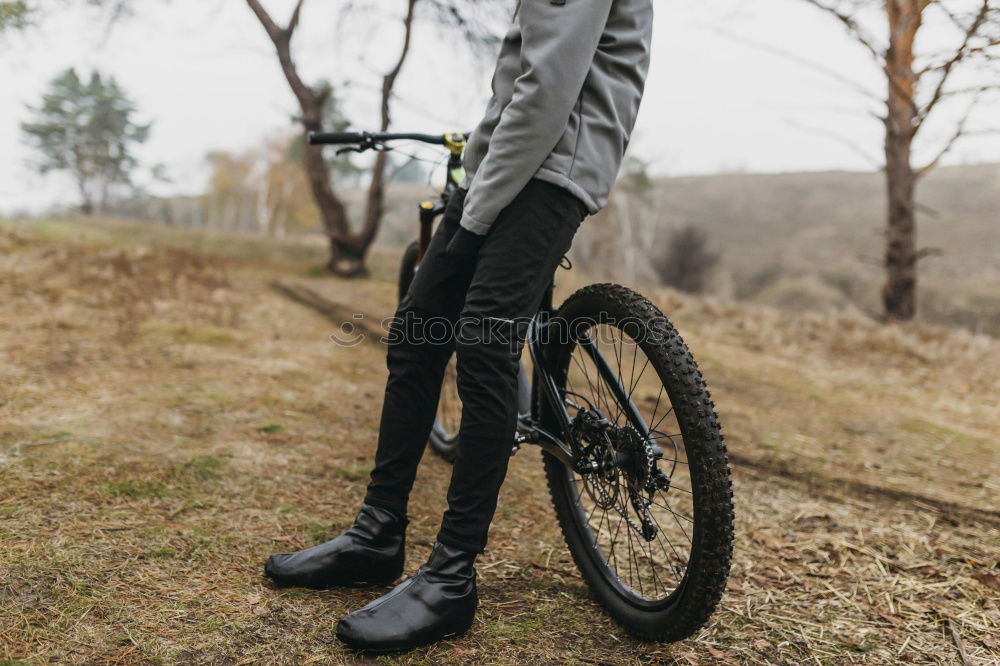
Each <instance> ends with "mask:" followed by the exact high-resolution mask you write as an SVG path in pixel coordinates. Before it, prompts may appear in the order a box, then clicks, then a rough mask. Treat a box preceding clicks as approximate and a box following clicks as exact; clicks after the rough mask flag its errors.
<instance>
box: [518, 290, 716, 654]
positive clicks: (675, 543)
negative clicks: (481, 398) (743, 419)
mask: <svg viewBox="0 0 1000 666" xmlns="http://www.w3.org/2000/svg"><path fill="white" fill-rule="evenodd" d="M542 359H543V360H542V362H543V363H544V364H545V366H546V368H547V369H548V370H549V372H550V373H551V374H552V376H553V377H554V379H555V381H556V384H557V387H558V389H559V392H560V394H561V397H562V399H563V403H564V404H563V405H562V408H564V409H565V410H566V415H567V416H568V417H569V419H570V421H571V426H570V429H571V432H569V433H566V432H564V433H563V436H564V438H565V439H566V440H567V441H568V440H569V439H570V438H573V439H575V440H576V441H577V442H578V443H579V444H580V446H581V448H582V449H583V451H584V455H583V460H582V461H580V462H579V463H578V464H577V465H576V466H575V468H570V467H568V466H567V465H565V464H564V463H563V462H561V461H559V460H558V459H556V458H555V457H554V456H551V455H549V454H545V456H544V461H545V471H546V476H547V479H548V485H549V491H550V493H551V496H552V502H553V505H554V507H555V511H556V514H557V516H558V519H559V524H560V527H561V529H562V532H563V536H564V538H565V540H566V543H567V545H568V546H569V550H570V552H571V554H572V556H573V559H574V561H575V563H576V565H577V567H578V568H579V570H580V573H581V575H582V576H583V579H584V581H585V582H586V583H587V585H588V586H589V588H590V589H591V591H592V593H593V594H594V596H595V597H596V599H597V601H598V602H600V603H601V604H602V605H603V606H604V607H605V608H606V609H607V610H608V612H609V613H610V614H611V616H612V617H613V618H614V619H615V620H617V621H618V622H620V623H621V624H622V625H623V626H624V627H625V628H626V629H627V630H628V631H629V632H630V633H631V634H633V635H634V636H636V637H638V638H641V639H646V640H660V641H676V640H681V639H683V638H686V637H688V636H690V635H691V634H693V633H694V632H695V631H697V630H698V629H699V628H700V627H701V626H703V625H704V624H705V622H707V621H708V619H709V617H710V616H711V615H712V613H713V612H714V610H715V608H716V606H717V605H718V603H719V601H720V599H721V597H722V593H723V590H724V589H725V585H726V580H727V578H728V575H729V567H730V560H731V558H732V541H733V502H732V485H731V481H730V477H729V463H728V459H727V457H726V449H725V445H724V443H723V440H722V434H721V432H720V427H719V421H718V417H717V416H716V414H715V411H714V405H713V403H712V401H711V398H710V396H709V393H708V390H707V388H706V385H705V381H704V380H703V378H702V375H701V373H700V371H699V370H698V367H697V365H696V364H695V362H694V359H693V358H692V357H691V354H690V352H689V351H688V349H687V346H686V345H685V344H684V341H683V340H682V339H681V337H680V336H679V335H678V334H677V332H676V330H675V329H674V328H673V326H672V325H671V324H670V322H669V321H668V320H667V318H666V317H665V316H664V315H663V313H662V312H660V311H659V310H658V309H657V308H656V307H655V306H654V305H653V304H652V303H650V302H649V301H648V300H646V299H645V298H643V297H642V296H640V295H639V294H637V293H635V292H633V291H631V290H629V289H626V288H625V287H621V286H619V285H610V284H602V285H593V286H590V287H586V288H584V289H581V290H580V291H578V292H576V293H575V294H573V295H572V296H571V297H570V298H569V299H568V300H567V301H566V303H564V304H563V306H562V307H561V308H560V309H559V311H558V312H557V313H556V314H555V315H554V318H553V320H552V325H551V327H550V329H549V334H548V336H547V341H546V344H545V346H544V347H543V349H542ZM537 399H539V400H542V398H541V397H540V396H539V397H538V398H537ZM539 409H540V412H541V416H542V421H543V424H544V425H545V426H546V427H547V429H549V431H550V432H559V430H560V426H559V425H558V423H559V419H557V418H556V413H555V411H554V409H553V406H552V405H550V404H548V403H547V402H544V401H543V402H542V403H541V404H539ZM553 429H555V430H553Z"/></svg>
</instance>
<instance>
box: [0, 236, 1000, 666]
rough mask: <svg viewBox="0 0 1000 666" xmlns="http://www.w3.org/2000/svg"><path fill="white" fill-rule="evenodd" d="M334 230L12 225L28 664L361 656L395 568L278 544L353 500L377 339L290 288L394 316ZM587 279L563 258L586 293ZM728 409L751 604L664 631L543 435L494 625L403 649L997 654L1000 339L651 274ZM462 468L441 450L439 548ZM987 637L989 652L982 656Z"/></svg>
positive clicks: (422, 483) (504, 659)
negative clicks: (583, 524) (603, 568)
mask: <svg viewBox="0 0 1000 666" xmlns="http://www.w3.org/2000/svg"><path fill="white" fill-rule="evenodd" d="M321 259H322V248H320V247H319V246H318V245H315V244H311V243H308V242H287V243H280V244H279V243H276V242H273V241H270V242H263V241H256V240H253V239H248V238H241V239H231V238H225V237H216V236H204V235H199V234H193V233H186V232H179V231H178V232H171V231H167V230H163V229H155V228H149V227H144V226H135V225H128V224H124V223H110V222H109V223H100V224H97V223H88V224H86V225H84V224H80V223H75V222H70V221H67V222H53V223H47V224H44V225H32V226H30V227H29V226H25V227H17V226H15V225H12V224H6V225H0V543H2V548H0V663H4V661H5V660H7V661H11V662H14V663H20V662H22V661H24V662H28V663H33V662H48V661H57V662H78V663H80V662H82V663H143V662H152V663H156V662H166V663H220V664H223V663H224V664H241V663H242V664H249V663H260V662H267V663H295V664H298V663H338V662H352V661H354V660H355V658H354V657H353V656H352V655H351V654H349V653H348V652H346V651H344V650H343V649H342V648H341V647H340V646H339V645H338V644H337V642H336V641H335V640H334V638H333V628H334V626H335V623H336V621H337V619H338V618H339V617H340V616H341V615H343V614H344V613H345V612H347V611H349V610H350V609H353V608H355V607H357V606H359V605H362V604H363V603H366V602H367V601H369V600H370V599H372V598H374V597H376V596H378V595H379V594H380V593H381V591H380V590H360V591H358V590H353V591H330V592H307V591H295V590H291V591H288V590H277V589H274V588H273V587H271V586H270V585H268V584H267V583H266V582H265V581H264V580H263V579H262V577H261V575H260V573H261V565H262V563H263V561H264V559H265V558H266V556H267V555H268V554H269V553H272V552H276V551H287V550H292V549H297V548H301V547H304V546H308V545H311V544H314V543H317V542H320V541H323V540H325V539H328V538H330V537H331V536H333V535H335V534H336V533H338V532H339V531H340V530H342V529H343V528H345V527H346V526H347V525H348V524H349V522H350V520H351V519H352V518H353V512H354V510H355V509H356V507H357V505H358V503H359V501H360V499H361V497H362V494H363V490H364V485H365V479H366V474H367V472H368V470H369V465H370V459H371V455H372V451H373V446H374V439H375V433H376V429H377V419H378V411H379V409H378V408H379V403H380V400H381V391H382V385H383V382H384V379H385V370H384V364H383V353H384V352H383V350H382V349H381V348H380V347H378V346H377V345H359V346H356V347H351V348H345V347H339V346H336V345H334V344H333V343H332V342H331V341H330V339H329V336H330V335H331V333H333V332H334V325H333V324H331V323H330V322H329V321H328V320H326V319H324V318H323V317H321V316H320V315H319V314H317V313H316V312H314V311H312V310H310V309H308V308H306V307H303V306H302V305H299V304H297V303H294V302H292V301H291V300H289V299H288V298H286V297H284V296H283V295H281V294H279V293H278V292H276V291H274V290H273V289H271V288H270V287H269V285H270V283H271V281H272V280H274V279H282V280H285V281H286V282H287V281H291V282H296V283H300V284H307V285H309V286H310V287H311V288H313V289H315V290H317V291H320V292H322V293H323V294H324V295H326V296H327V297H328V298H330V299H333V300H335V301H338V302H340V303H343V304H344V305H346V306H349V307H351V308H355V309H358V310H359V311H363V312H366V313H373V314H388V313H390V312H391V308H392V302H393V290H394V286H393V272H394V267H393V262H394V257H391V256H381V255H380V256H377V257H375V260H374V262H373V264H374V266H373V268H374V270H373V273H374V275H373V278H372V279H371V280H368V281H364V282H343V281H338V280H335V279H331V278H320V277H316V271H315V270H314V269H311V268H310V267H311V266H315V265H317V264H319V263H320V261H321ZM574 280H582V278H580V277H579V276H573V277H570V278H566V279H565V280H564V281H565V282H566V283H567V284H564V285H562V287H561V290H562V291H564V292H565V291H567V290H568V289H569V288H570V287H571V286H572V284H573V281H574ZM651 295H652V296H653V297H654V300H656V301H657V302H658V304H659V305H661V307H663V308H664V310H666V311H667V312H668V313H669V315H670V316H671V318H672V319H673V320H674V321H675V323H676V324H677V325H678V327H679V328H680V330H681V332H682V333H683V334H684V336H685V337H686V339H687V340H688V342H689V344H690V345H691V347H692V348H693V351H694V353H695V356H696V358H698V359H699V360H700V362H701V365H702V368H703V370H704V371H705V373H706V375H707V378H708V380H709V384H710V386H711V387H712V388H713V393H714V395H715V397H716V401H717V403H718V405H719V408H720V414H721V416H722V421H723V426H724V428H725V430H726V433H727V437H728V441H729V444H730V451H731V452H732V457H733V460H734V462H735V465H734V476H735V487H736V501H737V505H736V506H737V511H738V540H737V544H736V556H735V561H734V571H733V576H732V579H731V582H730V585H729V591H728V595H727V596H726V598H725V599H724V602H723V607H722V609H721V610H720V612H719V613H718V614H717V616H716V617H715V619H714V621H713V622H712V624H711V625H710V626H709V627H708V628H706V629H705V630H704V631H702V632H701V633H700V634H699V635H698V636H697V637H695V638H693V639H691V640H689V641H686V642H684V643H681V644H676V645H651V644H642V643H638V642H635V641H633V640H631V639H629V638H628V636H627V635H625V634H624V633H623V632H622V631H621V630H620V629H619V628H618V627H616V626H615V625H614V624H613V623H611V622H610V621H609V620H608V619H607V618H606V617H605V615H604V614H603V613H602V612H601V610H600V609H599V608H598V607H597V606H596V605H595V604H594V603H593V602H592V601H590V599H589V597H588V594H587V590H586V588H585V587H584V586H583V584H582V582H581V580H580V578H579V577H578V576H577V575H576V573H575V572H574V569H573V566H572V564H571V563H570V561H569V558H568V554H567V552H566V549H565V546H564V545H563V543H562V541H561V537H560V536H559V534H558V531H557V527H556V524H555V520H554V518H553V515H552V512H551V508H550V506H549V503H548V498H547V495H546V491H545V489H544V483H543V478H542V471H541V466H540V460H539V456H538V453H537V452H536V451H533V450H526V451H523V452H521V453H520V454H518V455H517V456H516V457H515V458H514V460H513V461H512V465H511V471H510V476H509V481H508V483H507V484H506V486H505V488H504V491H503V494H502V497H501V505H500V508H499V511H498V515H497V520H496V523H495V525H494V531H493V534H492V541H491V547H490V550H489V552H488V553H487V554H486V555H485V556H484V557H483V558H482V562H481V566H480V567H479V570H480V575H481V585H482V588H481V590H482V598H483V603H482V609H481V612H480V614H479V616H478V618H477V621H476V624H475V626H474V628H473V630H472V632H471V633H470V634H468V635H467V636H465V637H463V638H461V639H457V640H453V641H447V642H443V643H441V644H439V645H436V646H433V647H431V648H428V649H425V650H419V651H416V652H413V653H411V654H409V655H406V656H403V657H400V658H398V661H400V662H401V663H470V662H472V663H478V662H485V663H511V664H513V663H615V664H634V663H675V662H676V663H782V664H784V663H802V664H805V663H821V664H841V663H854V662H857V663H897V662H907V663H962V659H963V658H964V659H967V660H968V663H982V664H985V663H997V662H998V660H1000V639H998V638H997V636H998V635H1000V632H998V626H1000V568H998V567H1000V562H998V558H1000V513H998V511H997V507H998V505H1000V502H998V499H1000V485H998V482H997V478H998V472H1000V466H998V457H1000V455H998V454H1000V451H998V443H997V438H996V434H997V432H1000V403H998V400H1000V391H998V388H1000V387H998V384H997V377H998V376H1000V353H998V352H1000V343H997V342H996V341H994V340H991V339H988V338H983V337H975V336H972V335H969V334H966V333H961V332H949V331H944V330H940V329H932V328H926V327H912V328H910V327H891V328H881V327H878V326H876V325H874V324H871V323H869V322H867V321H864V320H861V319H857V318H850V317H839V318H835V317H820V316H815V317H809V316H803V317H788V316H783V315H780V314H778V313H776V312H774V311H769V310H759V309H750V308H744V307H739V306H732V305H727V304H724V303H713V302H702V301H695V300H689V299H685V298H681V297H679V296H677V295H676V294H673V293H667V292H662V293H655V292H654V293H652V294H651ZM448 475H449V467H448V466H447V465H446V464H444V463H443V462H442V461H440V460H439V459H437V458H435V457H433V456H430V455H429V456H427V457H426V458H425V461H424V463H423V465H422V469H421V472H420V479H419V481H418V486H417V488H418V489H417V491H416V495H415V497H414V499H413V502H412V516H411V517H412V524H411V532H410V534H411V544H412V546H411V548H410V553H409V556H408V568H409V570H413V569H414V568H415V567H416V566H417V565H419V564H420V563H421V562H422V561H423V559H424V558H425V557H426V555H427V553H428V552H429V549H430V545H431V540H432V539H433V536H434V534H435V532H436V528H437V523H438V519H439V517H440V515H441V512H442V511H443V508H444V501H443V497H444V493H445V489H446V486H447V481H448ZM963 655H964V657H963Z"/></svg>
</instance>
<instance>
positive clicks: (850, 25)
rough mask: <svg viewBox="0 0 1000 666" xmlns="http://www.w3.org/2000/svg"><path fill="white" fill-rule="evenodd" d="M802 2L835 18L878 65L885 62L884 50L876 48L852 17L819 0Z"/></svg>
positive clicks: (873, 41)
mask: <svg viewBox="0 0 1000 666" xmlns="http://www.w3.org/2000/svg"><path fill="white" fill-rule="evenodd" d="M804 1H805V2H807V3H809V4H810V5H812V6H814V7H816V8H818V9H821V10H823V11H824V12H826V13H828V14H832V15H833V16H835V17H836V18H837V20H838V21H840V22H841V23H843V24H844V26H845V27H846V28H847V31H848V32H849V33H851V36H852V37H854V39H855V40H857V41H858V42H859V43H860V44H861V45H862V46H864V47H865V48H866V49H868V51H869V53H871V54H872V55H873V56H875V59H876V60H878V61H879V63H880V64H881V63H884V62H885V50H884V49H881V48H879V47H878V46H876V44H875V40H874V39H872V38H871V37H869V36H868V35H866V34H865V32H864V31H863V30H862V29H861V26H860V25H858V22H857V21H855V20H854V17H853V16H850V15H848V14H845V13H843V12H841V11H838V10H837V9H836V8H835V7H831V6H830V5H827V4H825V3H823V2H820V0H804Z"/></svg>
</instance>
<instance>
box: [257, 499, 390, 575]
mask: <svg viewBox="0 0 1000 666" xmlns="http://www.w3.org/2000/svg"><path fill="white" fill-rule="evenodd" d="M407 522H408V521H407V520H406V518H405V517H403V516H400V515H398V514H396V513H395V512H393V511H388V510H386V509H380V508H378V507H375V506H370V505H368V504H365V505H363V506H362V507H361V511H359V512H358V517H357V519H355V521H354V525H353V526H352V527H351V528H350V529H349V530H347V531H346V532H344V533H343V534H341V535H340V536H339V537H337V538H336V539H334V540H333V541H327V542H326V543H324V544H320V545H318V546H313V547H312V548H307V549H306V550H300V551H299V552H297V553H281V554H279V555H272V556H271V557H270V558H268V560H267V564H266V565H265V566H264V575H265V576H267V577H269V578H270V579H271V580H273V581H274V582H275V583H276V584H277V585H279V586H280V587H309V588H312V589H314V590H324V589H327V588H331V587H338V586H342V585H343V586H359V585H388V584H390V583H392V582H393V581H395V580H396V579H397V578H399V576H400V574H402V573H403V558H404V557H405V545H406V524H407Z"/></svg>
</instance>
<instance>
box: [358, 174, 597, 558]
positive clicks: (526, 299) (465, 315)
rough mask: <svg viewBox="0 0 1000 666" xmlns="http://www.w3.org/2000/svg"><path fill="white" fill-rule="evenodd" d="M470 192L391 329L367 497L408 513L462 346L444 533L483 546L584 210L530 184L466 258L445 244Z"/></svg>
mask: <svg viewBox="0 0 1000 666" xmlns="http://www.w3.org/2000/svg"><path fill="white" fill-rule="evenodd" d="M464 198H465V193H464V192H462V191H459V192H458V193H457V194H456V195H455V196H454V197H453V198H452V200H451V201H450V202H449V204H448V209H447V211H446V212H445V215H444V218H443V220H442V221H441V223H440V225H439V226H438V229H437V232H435V234H434V238H433V239H432V240H431V244H430V247H429V248H428V250H427V254H426V256H425V257H424V260H423V262H422V263H421V264H420V268H419V270H418V271H417V274H416V276H415V277H414V279H413V282H412V284H411V285H410V289H409V291H408V293H407V294H406V297H405V298H404V299H403V301H402V302H401V303H400V305H399V309H398V310H397V311H396V317H395V319H394V322H393V325H392V327H391V329H390V335H389V337H390V342H389V354H388V361H387V365H388V367H389V381H388V383H387V384H386V388H385V402H384V404H383V407H382V422H381V430H380V431H379V440H378V451H377V452H376V454H375V469H374V470H373V471H372V475H371V482H370V483H369V485H368V493H367V497H366V499H365V501H366V502H367V503H369V504H372V505H374V506H379V507H382V508H386V509H392V510H395V511H399V512H401V513H405V512H406V505H407V499H408V497H409V494H410V490H411V489H412V487H413V481H414V478H415V477H416V473H417V465H418V463H419V462H420V458H421V456H422V455H423V452H424V448H425V445H426V443H427V438H428V436H429V435H430V432H431V428H432V426H433V424H434V418H435V414H436V412H437V405H438V397H439V396H440V393H441V382H442V379H443V377H444V371H445V367H446V366H447V365H448V361H449V359H450V358H451V354H452V352H453V351H454V352H455V354H456V357H457V369H458V392H459V397H460V398H461V399H462V423H461V426H460V429H459V444H458V457H457V459H456V460H455V466H454V469H453V471H452V476H451V486H450V488H449V489H448V510H447V511H446V512H445V514H444V520H443V522H442V525H441V531H440V532H439V534H438V540H439V541H440V542H441V543H443V544H445V545H449V546H452V547H455V548H461V549H463V550H467V551H474V552H478V551H482V550H483V549H484V548H485V547H486V540H487V531H488V530H489V526H490V521H491V520H492V519H493V513H494V512H495V511H496V505H497V496H498V494H499V492H500V485H501V484H502V483H503V480H504V477H505V476H506V474H507V463H508V460H509V458H510V452H511V447H512V445H513V441H514V432H515V428H516V425H517V371H518V359H519V358H520V355H521V349H522V347H523V342H524V334H525V332H526V326H525V322H527V321H528V320H530V318H531V317H532V315H534V313H535V312H536V311H537V310H538V307H539V304H540V303H541V299H542V297H543V296H544V294H545V291H546V289H547V288H548V286H549V283H550V282H551V280H552V275H553V273H554V272H555V269H556V267H557V266H558V264H559V261H560V259H561V258H562V256H563V255H564V254H565V253H566V251H567V250H569V247H570V244H571V243H572V241H573V235H574V234H575V233H576V230H577V228H578V227H579V226H580V222H581V221H582V220H583V218H584V217H585V216H586V214H587V209H586V206H585V205H584V204H583V202H582V201H580V200H579V199H578V198H577V197H575V196H573V195H572V194H570V193H569V191H567V190H565V189H563V188H561V187H557V186H555V185H551V184H549V183H546V182H543V181H540V180H532V181H530V182H529V183H528V185H526V186H525V188H524V189H523V190H522V191H521V193H520V194H519V195H518V196H517V198H515V199H514V201H513V202H512V203H511V204H510V205H509V206H508V207H507V208H505V209H504V210H503V212H501V214H500V217H499V218H498V219H497V220H496V222H495V223H494V224H493V227H492V228H491V229H490V232H489V234H488V235H487V236H486V239H485V242H484V243H483V246H482V249H481V250H480V251H479V255H478V257H477V258H476V259H475V260H461V259H457V258H455V257H452V256H450V255H449V254H446V252H445V247H446V246H447V245H448V241H449V240H450V239H451V237H452V235H453V234H454V233H455V231H456V230H457V229H458V227H459V221H460V220H461V217H462V206H463V203H464Z"/></svg>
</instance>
